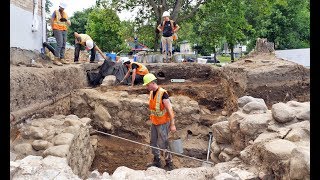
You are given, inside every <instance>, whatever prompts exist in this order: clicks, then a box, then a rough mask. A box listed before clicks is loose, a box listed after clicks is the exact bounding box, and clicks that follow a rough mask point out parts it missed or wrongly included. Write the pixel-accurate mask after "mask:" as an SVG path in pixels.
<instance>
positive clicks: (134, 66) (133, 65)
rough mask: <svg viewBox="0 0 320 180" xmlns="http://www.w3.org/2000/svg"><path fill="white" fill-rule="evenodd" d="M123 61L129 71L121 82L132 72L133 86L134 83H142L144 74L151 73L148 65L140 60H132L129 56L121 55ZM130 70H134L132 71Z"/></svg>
mask: <svg viewBox="0 0 320 180" xmlns="http://www.w3.org/2000/svg"><path fill="white" fill-rule="evenodd" d="M121 62H122V64H123V65H125V66H126V67H127V69H128V72H127V73H126V75H125V76H124V78H123V79H122V81H120V83H123V82H124V80H125V79H127V78H128V77H129V76H130V74H131V87H133V86H134V84H140V83H141V84H142V82H143V77H144V75H146V74H148V73H149V70H148V69H147V68H146V66H145V65H143V64H141V63H138V62H131V61H130V59H129V58H128V57H121ZM130 70H132V72H130Z"/></svg>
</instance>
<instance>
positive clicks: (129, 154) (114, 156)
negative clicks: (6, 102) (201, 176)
mask: <svg viewBox="0 0 320 180" xmlns="http://www.w3.org/2000/svg"><path fill="white" fill-rule="evenodd" d="M208 67H209V66H202V68H203V69H204V71H207V72H206V73H203V72H204V71H199V73H193V76H190V74H185V75H182V76H181V77H183V79H184V80H185V81H184V82H172V81H171V80H172V79H177V75H176V73H179V72H181V74H183V73H185V71H186V70H188V68H192V69H193V68H194V67H193V65H190V66H187V67H185V69H181V68H180V69H179V68H178V69H174V68H176V67H175V66H173V67H170V66H169V67H164V68H161V67H160V68H159V67H155V68H153V69H152V67H151V69H152V70H151V71H153V72H155V74H157V75H158V78H159V81H158V84H159V86H161V87H163V88H165V89H166V90H167V91H168V93H169V95H170V97H172V98H175V97H180V96H183V97H184V98H185V99H184V101H186V99H188V101H190V102H191V101H193V102H196V103H197V104H198V105H197V106H199V107H200V109H198V110H196V111H192V113H189V112H188V113H184V112H182V111H181V112H177V118H175V119H176V127H177V132H176V133H177V134H178V135H179V136H180V137H181V139H182V141H183V148H184V149H183V150H184V152H183V155H185V156H189V157H192V158H196V159H199V160H206V158H207V155H208V154H207V150H208V149H207V148H208V141H209V136H208V132H209V131H210V127H211V125H212V124H214V123H215V122H216V119H217V118H218V117H219V116H221V113H222V111H226V112H227V113H228V114H231V113H232V112H233V110H235V108H236V105H237V104H236V99H237V98H236V97H235V96H234V95H233V92H232V88H229V87H228V86H229V83H228V81H227V80H225V79H224V78H223V77H221V76H213V75H211V74H210V73H213V74H214V72H211V70H210V68H209V69H208ZM149 68H150V67H149ZM170 68H171V70H170ZM173 71H176V73H172V72H173ZM191 74H192V73H191ZM84 77H85V76H84ZM88 90H94V91H95V92H94V93H93V94H98V95H99V94H101V95H103V96H104V95H105V93H108V92H110V91H112V92H122V93H123V92H126V93H127V94H128V98H127V99H130V97H134V99H135V100H139V96H141V95H145V96H147V95H148V91H147V89H146V88H145V87H144V86H141V85H140V86H136V87H135V88H134V89H130V90H128V87H127V86H124V85H119V86H98V87H96V88H91V87H84V88H81V89H74V90H72V91H71V92H72V93H68V94H67V95H64V96H61V98H59V100H51V101H48V102H43V103H40V104H39V105H38V106H37V105H36V107H34V108H26V110H25V111H28V113H27V115H28V116H29V117H30V116H32V118H39V117H40V118H41V117H49V116H50V113H51V114H52V113H54V112H56V111H59V110H60V112H62V114H66V115H67V114H74V115H77V116H78V117H79V118H81V117H89V118H91V119H92V120H93V121H92V123H91V125H92V127H93V129H97V130H101V131H103V132H109V133H112V134H113V135H116V136H119V137H123V138H126V139H130V140H133V141H136V142H140V143H143V144H149V142H150V138H149V133H150V124H149V125H147V123H146V120H143V121H141V122H130V121H129V122H127V121H123V120H122V121H121V117H119V116H121V113H123V112H124V111H127V112H133V111H138V110H136V109H134V107H130V105H128V104H130V103H128V104H127V105H126V106H125V107H113V108H112V109H110V110H109V111H110V112H109V113H110V114H111V116H112V120H110V122H111V124H112V126H113V128H112V130H110V129H105V128H104V127H103V126H101V124H99V122H98V120H97V119H96V117H95V115H94V111H95V110H94V108H93V107H92V106H90V105H89V104H90V103H92V102H95V103H97V104H100V105H102V106H103V107H106V106H107V105H106V103H104V102H102V101H103V100H104V98H102V99H97V97H93V96H89V95H87V94H88V92H86V91H88ZM79 92H85V93H82V94H81V93H79ZM112 96H113V95H112V93H111V95H110V96H109V97H110V98H111V97H112ZM114 96H116V95H114ZM116 98H119V97H116ZM57 99H58V98H57ZM79 99H81V101H82V102H81V103H80V104H79V102H78V101H79ZM107 99H108V98H107ZM128 101H129V102H130V100H128ZM177 102H178V101H177ZM77 103H78V104H77ZM74 104H77V105H74ZM122 104H125V103H122ZM49 106H51V107H49ZM57 107H58V108H57ZM181 108H183V107H181ZM181 108H180V109H181ZM123 109H124V110H123ZM31 110H33V112H30V111H31ZM140 110H142V111H145V114H144V117H148V115H147V113H148V108H147V107H146V106H144V107H143V108H142V109H141V108H140ZM203 111H205V113H204V112H203ZM21 112H22V113H21ZM23 112H24V110H19V111H17V113H16V114H18V115H19V116H21V117H23V115H21V114H23ZM136 115H137V114H136V112H135V113H133V114H132V116H133V117H136ZM191 116H196V118H195V117H192V118H193V119H190V118H191ZM24 119H28V117H24ZM116 120H118V121H121V122H122V123H123V124H126V125H124V126H116V125H114V124H116V123H117V121H116ZM13 132H14V131H13ZM190 132H192V133H190ZM12 136H14V135H12ZM91 136H95V138H96V139H97V140H98V143H97V148H96V150H95V156H94V159H93V162H92V164H91V167H90V171H94V170H98V171H99V172H100V173H103V172H108V173H109V174H112V173H113V172H114V171H115V170H116V169H117V168H118V167H120V166H126V167H128V168H131V169H134V170H146V169H147V168H148V167H147V165H148V164H149V163H150V162H152V160H153V155H152V153H151V148H150V147H146V146H142V145H139V144H134V143H131V142H128V141H125V140H121V139H117V138H115V137H110V136H108V135H104V134H99V133H91ZM209 161H210V160H209ZM161 163H162V166H164V165H165V161H164V156H163V154H162V156H161ZM173 164H174V167H175V168H196V167H200V166H201V165H202V162H201V161H197V160H194V159H190V158H186V157H182V156H178V155H173Z"/></svg>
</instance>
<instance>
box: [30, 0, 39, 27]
mask: <svg viewBox="0 0 320 180" xmlns="http://www.w3.org/2000/svg"><path fill="white" fill-rule="evenodd" d="M38 25H39V22H38V0H33V19H32V26H31V30H32V32H37V31H38Z"/></svg>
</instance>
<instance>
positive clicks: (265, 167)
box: [211, 96, 310, 179]
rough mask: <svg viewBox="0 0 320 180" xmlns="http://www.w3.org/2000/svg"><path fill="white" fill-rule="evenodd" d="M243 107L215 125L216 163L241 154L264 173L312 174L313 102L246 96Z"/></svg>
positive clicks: (293, 176) (290, 176)
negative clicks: (272, 101) (269, 106)
mask: <svg viewBox="0 0 320 180" xmlns="http://www.w3.org/2000/svg"><path fill="white" fill-rule="evenodd" d="M238 105H239V110H238V111H237V112H234V113H233V114H232V115H231V116H230V117H229V118H227V120H226V121H222V122H219V123H216V124H214V125H213V126H212V129H213V135H214V141H213V143H212V145H211V147H212V148H211V151H212V154H211V158H212V160H213V161H214V162H216V163H219V162H225V161H230V160H232V159H233V158H234V157H239V158H240V159H241V160H242V161H243V162H244V163H246V164H247V166H249V167H251V168H252V169H251V171H252V172H254V173H255V174H259V173H260V176H268V175H269V176H270V175H273V176H275V177H276V178H280V179H286V178H288V179H304V178H308V177H309V176H310V102H303V103H301V102H296V101H289V102H287V103H282V102H280V103H276V104H274V105H272V109H271V110H268V109H267V107H266V105H265V103H264V100H263V99H259V98H253V97H251V96H244V97H241V98H239V100H238Z"/></svg>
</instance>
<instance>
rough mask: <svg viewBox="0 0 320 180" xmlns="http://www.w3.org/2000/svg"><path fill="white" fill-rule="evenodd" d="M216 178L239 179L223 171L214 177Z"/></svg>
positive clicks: (215, 179) (218, 179)
mask: <svg viewBox="0 0 320 180" xmlns="http://www.w3.org/2000/svg"><path fill="white" fill-rule="evenodd" d="M214 180H237V178H235V177H233V176H231V175H230V174H228V173H221V174H219V175H218V176H216V177H214Z"/></svg>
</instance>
